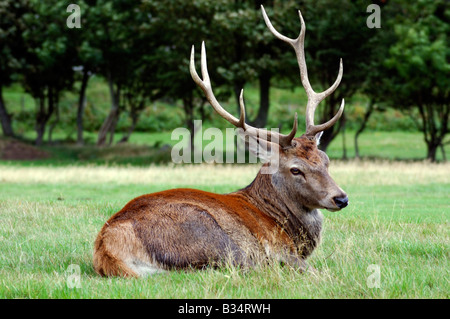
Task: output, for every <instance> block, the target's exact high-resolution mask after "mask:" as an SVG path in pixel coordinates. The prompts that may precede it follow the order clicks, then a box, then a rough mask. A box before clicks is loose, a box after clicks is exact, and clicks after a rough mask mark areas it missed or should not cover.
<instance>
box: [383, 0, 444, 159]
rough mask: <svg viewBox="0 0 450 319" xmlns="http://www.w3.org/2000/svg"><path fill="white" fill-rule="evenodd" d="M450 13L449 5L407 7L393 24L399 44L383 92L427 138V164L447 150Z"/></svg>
mask: <svg viewBox="0 0 450 319" xmlns="http://www.w3.org/2000/svg"><path fill="white" fill-rule="evenodd" d="M449 16H450V9H449V7H448V6H447V5H446V3H445V1H431V0H423V1H419V2H415V3H414V4H412V5H409V6H405V7H404V8H403V10H402V15H401V16H399V17H398V18H397V20H396V21H395V23H396V25H395V28H394V30H395V36H396V43H395V44H394V45H393V46H392V47H391V48H390V50H389V56H388V57H387V59H386V62H385V64H386V67H387V69H388V72H389V73H388V75H387V76H386V77H385V81H384V84H383V85H384V87H385V88H386V89H387V90H389V93H390V94H389V95H388V99H389V100H390V102H391V103H392V105H393V106H394V107H396V108H400V109H401V110H403V111H404V112H406V113H407V114H409V115H410V116H411V117H412V118H413V119H414V120H415V122H416V125H417V127H418V129H419V130H420V131H422V133H423V135H424V140H425V143H426V145H427V159H429V160H430V161H432V162H434V161H436V152H437V150H438V148H439V147H441V148H442V150H443V149H444V148H443V145H444V143H446V142H445V141H444V139H445V136H446V134H447V133H448V125H449V115H450V78H449V76H448V75H449V73H450V62H449V61H450V59H449V57H450V48H449V46H448V41H449V35H450V24H449Z"/></svg>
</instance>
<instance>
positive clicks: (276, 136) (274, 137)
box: [189, 42, 297, 147]
mask: <svg viewBox="0 0 450 319" xmlns="http://www.w3.org/2000/svg"><path fill="white" fill-rule="evenodd" d="M194 54H195V50H194V46H192V50H191V62H190V65H189V69H190V71H191V76H192V79H193V80H194V81H195V83H197V85H198V86H199V87H200V88H201V89H202V90H203V92H204V93H205V96H206V99H207V100H208V101H209V103H210V104H211V106H212V107H213V109H214V110H215V111H216V112H217V113H219V115H220V116H222V117H223V118H224V119H225V120H227V121H228V122H230V123H231V124H233V125H234V126H236V127H237V128H242V129H243V130H244V132H246V133H247V134H249V135H252V136H255V137H259V138H261V139H264V140H266V141H273V142H277V143H278V144H279V145H280V146H281V147H289V146H290V145H291V142H292V139H293V138H294V137H295V133H297V113H295V116H294V125H293V127H292V131H291V132H290V133H289V134H288V135H284V134H280V133H275V132H272V131H268V130H265V129H259V128H255V127H253V126H250V125H248V124H246V123H245V105H244V89H242V90H241V94H240V96H239V106H240V110H241V111H240V116H239V119H237V118H236V117H234V116H233V115H231V114H230V113H228V112H227V111H226V110H225V109H224V108H223V107H222V106H221V105H220V103H219V102H218V101H217V99H216V97H215V96H214V93H213V91H212V87H211V81H210V78H209V74H208V66H207V63H206V49H205V42H202V52H201V71H202V77H203V80H202V79H200V77H199V76H198V74H197V71H196V70H195V61H194Z"/></svg>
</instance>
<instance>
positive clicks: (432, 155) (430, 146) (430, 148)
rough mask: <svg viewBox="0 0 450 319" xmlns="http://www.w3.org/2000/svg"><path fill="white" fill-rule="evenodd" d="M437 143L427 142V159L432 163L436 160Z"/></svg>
mask: <svg viewBox="0 0 450 319" xmlns="http://www.w3.org/2000/svg"><path fill="white" fill-rule="evenodd" d="M439 145H440V143H439V144H436V143H434V142H430V143H427V159H428V160H429V161H430V162H432V163H435V162H436V153H437V150H438V148H439Z"/></svg>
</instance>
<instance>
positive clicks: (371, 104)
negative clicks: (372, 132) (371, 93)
mask: <svg viewBox="0 0 450 319" xmlns="http://www.w3.org/2000/svg"><path fill="white" fill-rule="evenodd" d="M374 105H375V102H374V100H372V99H371V100H370V101H369V104H368V107H367V110H366V112H365V113H364V118H363V122H362V123H361V126H360V127H359V129H358V130H357V131H356V133H355V157H356V158H357V159H360V158H361V155H360V154H359V146H358V137H359V135H360V134H361V133H362V132H363V131H364V129H365V128H366V126H367V122H368V121H369V118H370V115H371V114H372V112H373V109H374Z"/></svg>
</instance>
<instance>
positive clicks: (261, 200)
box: [237, 173, 322, 257]
mask: <svg viewBox="0 0 450 319" xmlns="http://www.w3.org/2000/svg"><path fill="white" fill-rule="evenodd" d="M237 193H240V194H241V195H243V196H245V197H246V198H247V199H248V200H249V201H250V202H251V203H252V204H253V205H255V206H256V207H258V208H259V209H260V210H261V211H262V212H263V213H264V214H266V215H268V216H269V217H270V218H272V219H274V220H275V221H276V223H277V224H278V225H279V226H280V227H281V228H283V229H284V230H285V231H286V233H287V234H288V236H289V237H290V238H291V239H292V240H293V242H294V244H295V246H296V247H297V250H298V252H299V254H301V255H303V256H304V257H307V256H308V255H310V254H311V252H312V250H313V249H314V248H315V247H316V246H317V245H318V244H319V242H320V233H321V230H322V214H321V213H320V211H318V210H317V209H313V210H311V209H308V208H306V207H305V206H304V205H303V204H302V203H294V202H293V201H291V200H290V199H289V194H281V193H280V192H279V191H278V190H277V189H276V188H275V186H274V185H273V183H272V175H270V174H261V173H258V175H257V176H256V178H255V179H254V180H253V182H252V183H251V184H250V185H249V186H247V187H246V188H244V189H242V190H239V191H238V192H237Z"/></svg>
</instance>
